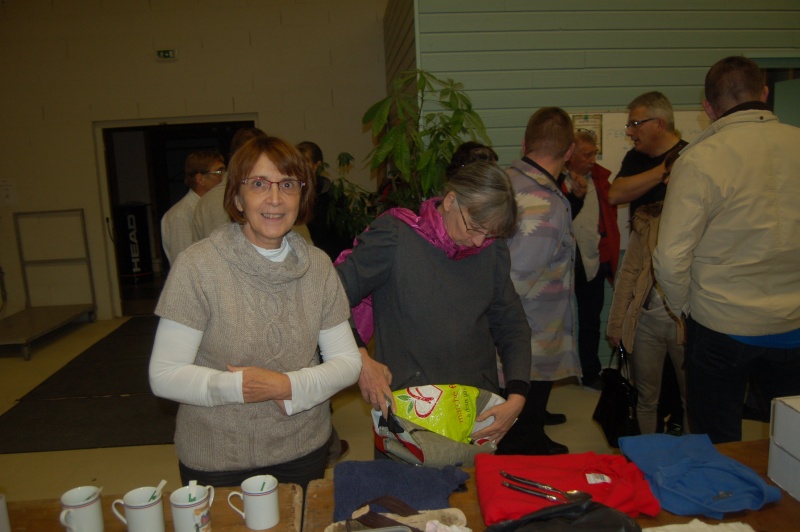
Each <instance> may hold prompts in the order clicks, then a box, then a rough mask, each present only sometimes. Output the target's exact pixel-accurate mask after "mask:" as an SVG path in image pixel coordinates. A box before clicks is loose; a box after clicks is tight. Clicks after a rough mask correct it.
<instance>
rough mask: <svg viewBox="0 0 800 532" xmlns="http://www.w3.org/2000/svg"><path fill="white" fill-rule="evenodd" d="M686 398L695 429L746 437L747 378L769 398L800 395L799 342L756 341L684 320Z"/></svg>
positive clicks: (715, 438)
mask: <svg viewBox="0 0 800 532" xmlns="http://www.w3.org/2000/svg"><path fill="white" fill-rule="evenodd" d="M686 339H687V343H686V386H687V390H686V403H687V407H688V409H689V425H690V427H691V429H692V432H693V433H695V434H702V433H706V434H708V436H709V438H711V441H712V442H713V443H723V442H729V441H740V440H741V439H742V406H743V405H744V399H745V393H746V391H747V385H748V383H752V385H753V386H755V387H756V388H757V389H758V391H759V392H760V393H761V396H762V397H763V398H764V400H766V401H772V399H774V398H775V397H786V396H791V395H800V348H793V349H772V348H766V347H755V346H751V345H747V344H743V343H741V342H739V341H737V340H734V339H733V338H731V337H730V336H728V335H727V334H723V333H719V332H716V331H712V330H711V329H709V328H707V327H704V326H703V325H700V324H699V323H697V322H696V321H694V320H693V319H692V318H691V317H689V318H688V319H687V320H686Z"/></svg>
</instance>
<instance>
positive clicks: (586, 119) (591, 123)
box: [572, 113, 603, 155]
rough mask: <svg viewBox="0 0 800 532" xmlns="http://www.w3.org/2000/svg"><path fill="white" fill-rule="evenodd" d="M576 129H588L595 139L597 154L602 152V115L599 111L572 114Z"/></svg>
mask: <svg viewBox="0 0 800 532" xmlns="http://www.w3.org/2000/svg"><path fill="white" fill-rule="evenodd" d="M572 124H573V126H575V129H576V130H577V131H588V132H589V133H591V134H592V136H593V137H594V140H595V141H597V154H598V155H602V154H603V115H602V114H601V113H594V114H582V115H572Z"/></svg>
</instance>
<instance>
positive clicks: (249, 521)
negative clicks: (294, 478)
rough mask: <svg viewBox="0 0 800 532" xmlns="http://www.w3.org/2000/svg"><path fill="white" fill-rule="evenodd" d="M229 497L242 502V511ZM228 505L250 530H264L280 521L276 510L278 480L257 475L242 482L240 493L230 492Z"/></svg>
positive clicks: (270, 476) (269, 476)
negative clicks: (236, 498) (242, 518)
mask: <svg viewBox="0 0 800 532" xmlns="http://www.w3.org/2000/svg"><path fill="white" fill-rule="evenodd" d="M231 497H239V498H240V499H242V501H244V511H242V510H240V509H239V508H237V507H236V505H235V504H233V501H231ZM228 504H229V505H230V506H231V508H233V509H234V510H235V511H236V513H238V514H239V515H241V516H242V517H244V524H245V525H247V528H249V529H251V530H266V529H267V528H272V527H273V526H275V525H277V524H278V521H280V520H281V516H280V511H279V509H278V480H277V479H276V478H275V477H273V476H272V475H257V476H255V477H250V478H248V479H247V480H245V481H244V482H242V491H241V492H238V491H232V492H231V493H230V494H229V495H228Z"/></svg>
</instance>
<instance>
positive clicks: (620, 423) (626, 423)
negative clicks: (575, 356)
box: [592, 343, 641, 448]
mask: <svg viewBox="0 0 800 532" xmlns="http://www.w3.org/2000/svg"><path fill="white" fill-rule="evenodd" d="M615 354H616V355H617V357H618V359H617V367H616V368H614V367H612V364H613V361H614V355H615ZM600 376H601V377H602V382H603V390H602V391H601V392H600V400H599V401H598V402H597V407H596V408H595V409H594V414H593V415H592V419H594V420H595V421H596V422H597V423H598V424H599V425H600V428H601V429H603V434H604V435H605V437H606V440H607V441H608V444H609V445H610V446H611V447H615V448H619V443H618V442H617V440H618V439H619V438H621V437H623V436H638V435H639V434H641V430H639V420H638V418H637V417H636V404H637V402H638V399H639V393H638V392H637V391H636V388H635V387H634V386H633V384H631V382H630V380H629V378H630V372H629V370H628V354H627V353H626V352H625V348H624V347H623V346H622V344H621V343H620V346H619V347H618V348H616V349H614V352H613V353H612V354H611V360H609V363H608V367H607V368H604V369H603V370H602V371H601V372H600Z"/></svg>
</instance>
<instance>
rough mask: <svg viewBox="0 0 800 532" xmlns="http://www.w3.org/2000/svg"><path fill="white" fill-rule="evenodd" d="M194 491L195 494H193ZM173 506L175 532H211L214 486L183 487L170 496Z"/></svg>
mask: <svg viewBox="0 0 800 532" xmlns="http://www.w3.org/2000/svg"><path fill="white" fill-rule="evenodd" d="M192 489H194V493H192ZM169 502H170V504H171V505H172V524H173V525H174V526H175V532H209V531H210V530H211V505H212V504H213V503H214V487H213V486H194V488H192V487H190V486H183V487H182V488H178V489H176V490H175V491H173V492H172V494H171V495H170V496H169Z"/></svg>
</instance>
